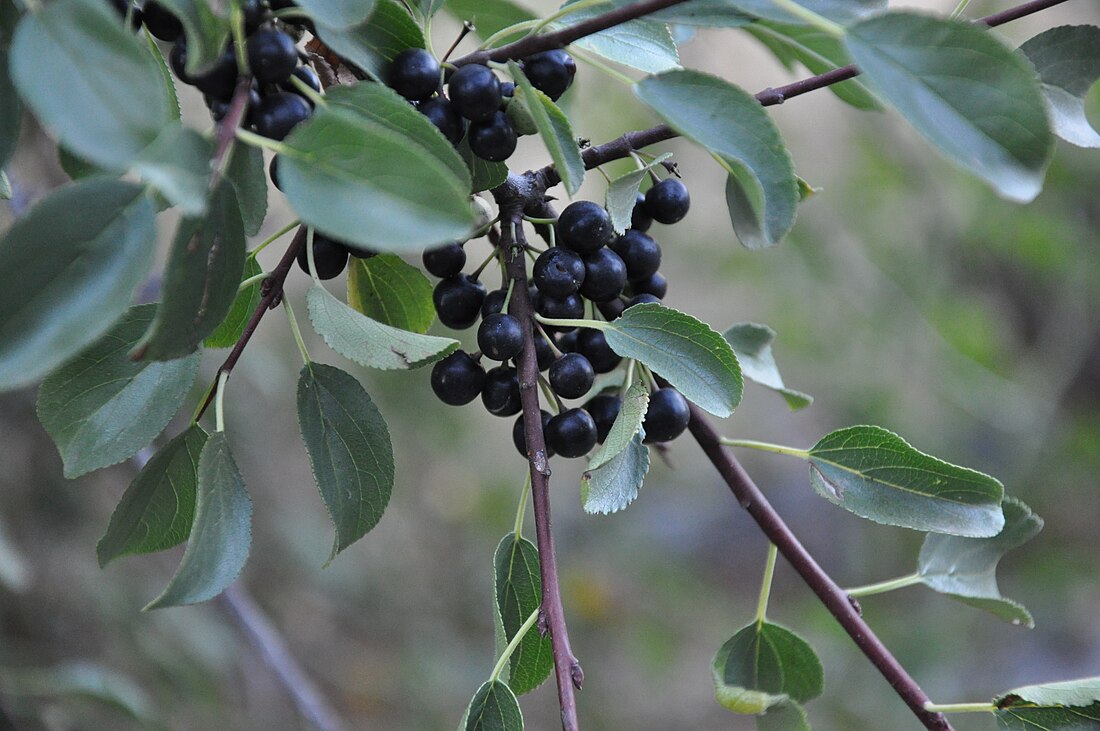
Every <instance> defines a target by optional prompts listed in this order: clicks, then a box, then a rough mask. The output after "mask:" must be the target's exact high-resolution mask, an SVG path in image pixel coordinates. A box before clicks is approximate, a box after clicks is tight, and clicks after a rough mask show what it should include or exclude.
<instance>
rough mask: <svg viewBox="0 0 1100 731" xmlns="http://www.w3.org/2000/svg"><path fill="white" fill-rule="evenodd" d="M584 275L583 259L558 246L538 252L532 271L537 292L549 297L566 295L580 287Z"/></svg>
mask: <svg viewBox="0 0 1100 731" xmlns="http://www.w3.org/2000/svg"><path fill="white" fill-rule="evenodd" d="M584 277H585V266H584V260H583V259H581V257H580V256H579V255H578V254H576V253H574V252H572V251H570V250H569V249H563V248H561V247H560V246H555V247H553V248H551V249H547V250H546V251H544V252H542V253H541V254H539V257H538V258H537V259H535V266H534V269H533V272H532V278H533V279H534V280H535V286H536V287H538V288H539V292H540V293H542V294H545V295H549V296H550V297H568V296H569V295H571V294H573V293H574V292H576V291H577V289H579V288H580V286H581V283H582V282H583V281H584Z"/></svg>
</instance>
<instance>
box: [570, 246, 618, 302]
mask: <svg viewBox="0 0 1100 731" xmlns="http://www.w3.org/2000/svg"><path fill="white" fill-rule="evenodd" d="M584 272H585V273H584V282H583V283H582V284H581V289H580V292H581V294H582V295H584V296H585V297H587V298H588V299H590V300H592V301H593V302H608V301H610V300H613V299H615V298H616V297H618V296H619V295H620V294H621V293H622V291H623V287H624V286H626V264H625V263H624V262H623V259H622V257H621V256H619V255H618V254H616V253H615V252H614V251H612V250H611V249H608V248H606V247H604V248H602V249H599V250H598V251H597V252H596V253H595V254H591V255H589V256H588V257H587V258H586V259H585V260H584Z"/></svg>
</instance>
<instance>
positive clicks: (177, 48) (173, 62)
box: [168, 38, 195, 84]
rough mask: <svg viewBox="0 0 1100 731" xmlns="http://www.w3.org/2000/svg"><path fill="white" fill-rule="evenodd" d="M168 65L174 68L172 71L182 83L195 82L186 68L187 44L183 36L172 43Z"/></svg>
mask: <svg viewBox="0 0 1100 731" xmlns="http://www.w3.org/2000/svg"><path fill="white" fill-rule="evenodd" d="M168 65H169V66H170V67H171V68H172V73H173V74H175V75H176V78H177V79H179V80H180V81H181V82H182V83H184V84H193V83H195V82H194V81H193V80H192V79H191V76H190V75H189V74H188V73H187V70H186V68H185V67H186V66H187V44H186V43H185V42H184V40H183V39H182V38H180V39H179V40H177V41H176V42H175V43H174V44H173V45H172V50H171V51H169V52H168Z"/></svg>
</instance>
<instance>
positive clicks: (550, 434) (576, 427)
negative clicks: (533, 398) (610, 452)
mask: <svg viewBox="0 0 1100 731" xmlns="http://www.w3.org/2000/svg"><path fill="white" fill-rule="evenodd" d="M596 436H597V434H596V422H595V421H593V420H592V417H591V416H590V415H589V414H588V412H587V411H585V410H584V409H568V410H566V411H563V412H561V413H560V414H558V415H557V416H554V417H553V418H551V419H550V422H549V423H548V424H547V425H546V443H547V444H548V445H549V446H550V447H552V448H553V450H554V451H555V452H557V453H558V454H560V455H561V456H563V457H570V458H572V457H581V456H583V455H585V454H587V453H588V451H589V450H591V449H592V448H593V447H595V446H596Z"/></svg>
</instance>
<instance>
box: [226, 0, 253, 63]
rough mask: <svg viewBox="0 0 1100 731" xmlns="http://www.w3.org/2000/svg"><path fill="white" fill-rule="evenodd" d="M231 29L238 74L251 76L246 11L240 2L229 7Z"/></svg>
mask: <svg viewBox="0 0 1100 731" xmlns="http://www.w3.org/2000/svg"><path fill="white" fill-rule="evenodd" d="M229 29H230V31H231V32H232V33H233V47H234V49H235V50H236V55H237V74H238V75H239V76H251V70H250V69H249V68H248V52H247V51H246V50H245V33H244V11H242V10H241V4H240V3H239V2H234V3H230V5H229Z"/></svg>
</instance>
